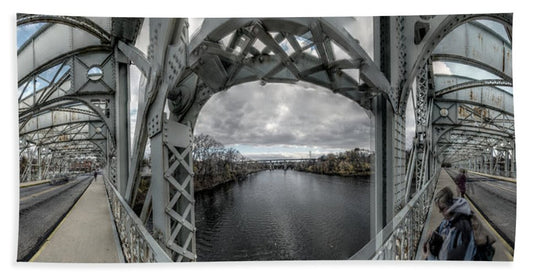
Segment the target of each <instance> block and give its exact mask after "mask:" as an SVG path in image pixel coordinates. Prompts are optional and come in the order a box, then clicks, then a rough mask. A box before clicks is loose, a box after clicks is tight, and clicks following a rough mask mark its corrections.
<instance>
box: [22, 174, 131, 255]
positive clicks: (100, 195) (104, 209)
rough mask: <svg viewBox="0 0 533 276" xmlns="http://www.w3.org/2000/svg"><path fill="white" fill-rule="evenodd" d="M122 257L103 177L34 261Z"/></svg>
mask: <svg viewBox="0 0 533 276" xmlns="http://www.w3.org/2000/svg"><path fill="white" fill-rule="evenodd" d="M119 254H122V253H121V251H120V245H119V244H118V238H115V231H114V226H113V224H112V220H111V213H110V208H109V204H108V201H107V195H106V191H105V187H104V183H103V178H102V176H98V177H97V179H96V181H93V183H91V184H90V185H89V187H88V188H87V190H86V191H85V193H84V194H83V195H82V196H81V198H80V199H79V200H78V202H76V204H75V205H74V207H72V209H71V210H70V212H69V213H68V214H67V215H66V216H65V218H64V219H63V221H61V223H60V224H59V225H58V227H57V228H56V229H55V230H54V231H53V232H52V234H51V235H50V237H49V238H48V240H47V241H46V242H45V243H44V244H43V246H42V247H41V249H39V251H38V252H37V253H36V254H35V256H34V257H33V258H32V259H31V260H30V262H61V263H117V262H121V260H122V258H121V257H120V255H119Z"/></svg>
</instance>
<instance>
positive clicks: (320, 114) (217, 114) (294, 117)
mask: <svg viewBox="0 0 533 276" xmlns="http://www.w3.org/2000/svg"><path fill="white" fill-rule="evenodd" d="M299 84H300V83H298V84H297V85H288V84H274V83H273V84H267V85H266V86H259V85H258V84H257V83H247V84H243V85H239V86H235V87H233V88H231V89H230V90H229V91H226V92H221V93H218V94H215V95H214V96H213V97H212V98H211V99H210V100H209V101H208V102H207V103H206V105H205V106H204V108H203V109H202V111H201V112H200V115H199V118H198V121H197V125H196V128H195V134H199V133H204V134H209V135H211V136H213V137H214V138H215V139H216V140H218V141H220V142H221V143H223V144H225V145H236V144H240V145H251V146H309V147H320V148H335V149H346V150H348V149H352V148H355V147H359V148H367V149H369V148H371V144H372V141H371V140H372V139H373V138H372V137H373V125H372V122H371V120H370V119H369V118H368V117H367V115H366V114H365V112H364V110H363V108H361V107H360V106H359V105H358V104H357V103H355V102H353V101H351V100H349V99H347V98H345V97H343V96H341V95H337V94H334V93H332V92H330V91H327V90H326V89H324V88H321V87H318V86H314V85H312V84H308V83H302V84H303V85H299ZM307 154H308V152H307Z"/></svg>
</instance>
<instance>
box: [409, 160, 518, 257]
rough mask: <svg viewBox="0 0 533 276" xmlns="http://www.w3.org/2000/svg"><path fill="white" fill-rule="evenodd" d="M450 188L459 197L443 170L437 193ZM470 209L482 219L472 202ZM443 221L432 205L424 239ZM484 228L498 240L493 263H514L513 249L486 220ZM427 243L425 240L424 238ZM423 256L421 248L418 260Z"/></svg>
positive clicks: (423, 235)
mask: <svg viewBox="0 0 533 276" xmlns="http://www.w3.org/2000/svg"><path fill="white" fill-rule="evenodd" d="M446 186H448V187H450V188H451V189H452V191H454V193H455V195H456V196H457V192H456V191H457V190H456V185H455V183H454V181H453V179H452V178H451V177H450V176H449V175H448V173H447V172H446V171H445V170H444V169H442V170H441V173H440V175H439V181H438V183H437V188H436V189H435V192H437V191H439V190H440V189H442V188H444V187H446ZM469 203H470V207H471V208H472V210H473V211H474V212H475V214H476V216H478V217H480V218H482V216H481V214H480V213H479V211H478V210H477V209H476V208H475V207H474V206H473V205H472V203H471V202H469ZM441 221H442V215H441V214H440V213H439V210H438V209H437V208H436V207H435V205H434V204H432V205H431V207H430V209H429V215H428V220H427V221H426V225H425V227H424V231H423V233H422V237H428V235H429V233H431V231H433V230H434V229H435V228H437V226H439V224H440V222H441ZM481 221H482V223H483V224H484V226H485V227H486V228H487V229H489V230H490V232H491V233H492V235H493V236H494V237H495V238H496V242H495V243H494V244H493V245H494V247H495V249H496V253H495V255H494V259H493V261H512V260H513V254H514V253H513V248H511V247H510V246H509V245H508V244H507V243H506V242H505V240H504V239H503V238H501V237H500V235H499V234H498V233H497V232H496V231H495V230H494V229H493V228H492V227H491V226H490V225H489V223H488V222H487V221H486V220H485V219H481ZM424 241H425V238H424ZM421 256H422V250H421V248H419V251H418V254H417V259H420V258H421Z"/></svg>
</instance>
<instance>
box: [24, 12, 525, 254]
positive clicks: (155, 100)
mask: <svg viewBox="0 0 533 276" xmlns="http://www.w3.org/2000/svg"><path fill="white" fill-rule="evenodd" d="M346 20H347V19H346V18H217V19H214V18H207V19H205V20H204V21H203V23H202V25H201V27H200V29H199V30H198V31H197V32H195V34H194V35H192V36H191V37H189V30H188V28H189V24H188V20H187V19H185V18H150V19H141V18H104V17H97V18H85V17H74V16H50V15H30V14H18V15H17V26H18V27H19V28H23V27H25V26H29V25H30V24H39V25H36V26H39V30H38V31H36V32H35V33H33V34H32V35H31V36H30V37H29V39H27V40H26V41H25V42H24V43H22V44H21V45H20V46H19V48H18V51H17V57H18V86H19V89H18V98H19V137H20V140H19V141H20V160H21V164H22V163H24V164H26V166H25V167H24V170H21V181H31V180H37V179H44V178H48V177H50V176H51V175H53V174H54V173H58V172H64V171H68V167H67V166H68V163H69V162H74V161H76V160H77V161H87V160H90V161H91V162H92V164H94V166H96V167H101V168H104V179H105V182H106V187H107V190H108V195H109V199H110V202H111V206H112V210H113V216H114V220H115V223H116V225H117V229H118V232H119V235H120V239H121V242H122V246H123V251H124V255H125V258H126V260H127V261H130V262H148V261H158V262H171V261H195V260H196V239H195V232H196V228H195V221H194V187H193V160H192V140H193V129H194V127H195V123H196V120H197V117H198V114H199V112H200V110H201V108H202V107H203V105H204V104H205V103H206V102H207V101H208V99H209V98H210V97H211V96H212V95H214V94H215V93H218V92H221V91H226V90H227V89H229V88H231V87H232V86H235V85H238V84H242V83H246V82H259V84H261V85H264V84H266V83H270V82H280V83H297V82H299V81H305V82H310V83H313V84H315V85H319V86H322V87H325V88H327V89H329V90H331V91H332V92H333V93H339V94H341V95H343V96H345V97H346V100H351V101H355V102H357V103H358V104H359V105H360V106H362V107H363V108H365V109H366V110H367V111H368V112H369V113H370V114H372V116H373V122H375V125H374V129H375V133H374V135H375V145H374V148H375V152H374V154H375V164H374V172H375V173H374V176H373V178H374V179H373V181H372V187H371V208H370V209H371V226H370V229H371V235H372V236H371V241H370V242H369V243H368V244H367V245H366V246H365V247H364V248H363V249H362V250H361V251H359V252H354V255H353V257H352V258H353V259H413V258H415V252H416V250H417V246H418V245H419V240H420V233H421V231H422V228H423V225H424V221H425V217H426V214H427V211H428V207H429V205H430V204H431V203H430V201H431V197H432V195H433V191H434V187H435V182H436V176H438V174H439V172H440V168H441V165H443V164H449V165H452V166H458V167H463V168H468V169H471V170H477V171H482V172H485V173H491V174H501V175H505V176H508V177H514V176H515V168H516V164H515V160H516V157H515V154H516V151H515V131H514V106H513V91H512V85H513V82H512V66H511V64H512V47H511V46H512V14H465V15H436V16H392V17H380V16H378V17H374V18H372V19H371V20H372V23H373V32H372V41H373V49H372V50H373V51H369V49H366V50H365V49H364V47H363V46H362V44H361V43H360V41H362V40H364V39H368V38H364V37H354V36H353V32H351V31H350V30H349V29H347V27H346V26H347V25H346V22H347V21H346ZM352 20H353V19H352ZM355 24H358V21H357V19H356V20H355ZM143 28H145V29H147V30H148V39H149V46H148V50H147V51H146V52H143V50H141V49H138V48H136V46H135V45H136V42H137V40H138V39H139V37H140V32H141V30H142V29H143ZM369 52H371V53H369ZM131 66H136V67H137V68H138V69H139V71H140V72H141V74H142V76H141V78H142V80H143V81H142V82H141V84H142V85H141V88H140V91H139V96H138V98H139V101H138V109H137V117H136V124H135V125H134V126H133V125H131V126H130V123H129V122H130V117H129V116H130V112H129V102H130V100H131V98H132V95H131V87H130V79H131V75H130V68H131ZM443 68H444V69H443ZM134 81H135V82H137V81H138V80H134ZM410 105H412V108H410V107H409V106H410ZM166 107H168V110H169V112H170V113H169V114H167V113H165V112H164V110H165V108H166ZM410 110H413V111H410ZM332 112H334V111H332ZM411 112H412V113H411ZM411 117H412V118H414V124H413V125H412V126H411V125H408V121H409V120H407V118H411ZM413 128H414V132H415V133H414V138H413V139H412V140H407V138H406V133H407V132H408V131H409V129H413ZM132 132H133V133H134V135H133V139H130V133H132ZM148 142H149V143H150V160H151V168H152V175H151V184H150V187H149V190H148V194H147V196H146V199H145V201H144V205H143V208H142V211H141V213H140V215H137V214H136V213H134V212H133V211H132V205H133V203H134V202H135V201H136V197H137V190H138V187H139V182H140V167H141V162H142V159H143V156H144V154H145V152H146V145H147V143H148ZM406 145H412V150H411V152H410V153H406V151H405V149H406V148H409V147H406ZM412 187H414V188H412ZM148 221H150V222H151V224H150V227H149V228H147V222H148Z"/></svg>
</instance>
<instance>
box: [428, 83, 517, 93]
mask: <svg viewBox="0 0 533 276" xmlns="http://www.w3.org/2000/svg"><path fill="white" fill-rule="evenodd" d="M484 86H491V87H497V86H506V87H513V83H512V82H509V81H506V80H501V79H490V80H472V81H469V82H464V83H460V84H456V85H452V86H449V87H447V88H444V89H441V90H438V91H435V97H440V96H443V95H446V94H448V93H452V92H456V91H459V90H463V89H469V88H476V87H484Z"/></svg>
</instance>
